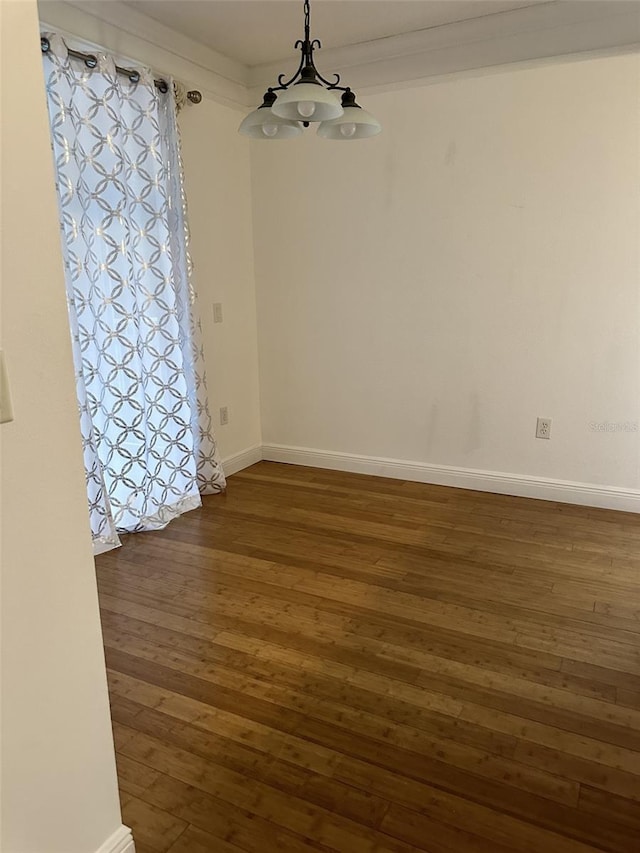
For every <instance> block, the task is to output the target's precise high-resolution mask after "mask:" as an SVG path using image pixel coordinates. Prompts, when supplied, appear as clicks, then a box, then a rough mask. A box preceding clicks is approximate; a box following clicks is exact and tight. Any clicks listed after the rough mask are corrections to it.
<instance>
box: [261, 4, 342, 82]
mask: <svg viewBox="0 0 640 853" xmlns="http://www.w3.org/2000/svg"><path fill="white" fill-rule="evenodd" d="M310 33H311V6H310V2H309V0H304V40H303V39H298V41H297V42H296V43H295V44H294V48H296V50H300V52H301V57H300V65H298V70H297V71H296V72H295V74H294V75H293V77H290V78H289V80H287V81H286V82H285V79H284V78H285V75H284V74H279V75H278V85H277V86H272V87H270V88H269V91H270V92H278V91H281V90H283V89H288V88H289V86H291V85H292V84H294V83H295V82H296V81H297V80H304V81H306V82H309V83H312V82H315V81H317V80H319V81H320V82H321V83H324V85H325V86H326V87H327V89H340V91H342V92H346V91H347V87H346V86H340V75H339V74H334V75H333V76H334V77H335V80H334V82H333V83H331V82H330V81H329V80H326V79H325V78H324V77H323V76H322V74H320V72H319V71H318V69H317V68H316V66H315V63H314V61H313V52H314V50H315V49H316V48H322V44H321V42H320V39H311V35H310Z"/></svg>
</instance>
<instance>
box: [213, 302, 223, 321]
mask: <svg viewBox="0 0 640 853" xmlns="http://www.w3.org/2000/svg"><path fill="white" fill-rule="evenodd" d="M213 322H214V323H222V302H214V303H213Z"/></svg>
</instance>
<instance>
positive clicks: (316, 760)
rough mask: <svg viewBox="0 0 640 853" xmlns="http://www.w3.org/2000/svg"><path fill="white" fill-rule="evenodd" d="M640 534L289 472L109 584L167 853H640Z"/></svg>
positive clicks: (395, 486) (129, 720)
mask: <svg viewBox="0 0 640 853" xmlns="http://www.w3.org/2000/svg"><path fill="white" fill-rule="evenodd" d="M639 550H640V519H638V517H637V516H635V515H633V514H630V513H617V512H611V511H605V510H598V509H592V508H584V507H572V506H568V505H563V504H554V503H549V502H543V501H534V500H528V499H524V498H511V497H509V496H505V495H491V494H486V493H478V492H471V491H465V490H458V489H449V488H446V487H442V486H431V485H428V484H419V483H411V482H404V481H399V480H386V479H384V478H379V477H365V476H362V475H357V474H345V473H341V472H335V471H322V470H320V469H311V468H303V467H296V466H288V465H278V464H276V463H258V464H257V465H254V466H252V467H251V468H248V469H245V470H244V471H242V472H239V473H238V474H237V475H234V476H233V477H231V478H229V483H228V489H227V493H226V495H224V496H209V497H205V498H204V499H203V506H202V507H201V508H199V509H196V510H193V511H192V512H189V513H187V514H186V515H184V516H181V517H180V518H178V519H176V520H175V521H173V522H172V523H171V524H170V525H169V526H168V527H167V528H166V529H165V530H163V531H158V532H155V533H147V534H136V535H130V536H125V537H123V547H122V548H121V549H118V550H117V551H112V552H108V553H106V554H103V555H101V556H100V557H98V558H97V560H96V570H97V579H98V589H99V598H100V607H101V618H102V622H103V636H104V644H105V655H106V660H107V665H108V683H109V693H110V699H111V708H112V719H113V725H114V740H115V743H116V750H117V766H118V775H119V784H120V792H121V802H122V808H123V819H124V821H125V823H127V824H129V825H131V826H132V827H133V830H134V838H135V840H136V844H137V849H138V850H139V851H141V853H218V851H219V853H239V852H240V851H244V853H272V851H273V853H276V851H284V853H301V851H309V852H310V853H311V852H312V851H320V853H329V851H340V853H417V851H423V853H539V851H542V850H549V851H550V853H588V852H590V853H596V851H608V853H636V851H638V853H640V843H639V842H638V838H639V837H640V610H639V609H638V603H637V601H636V599H640V558H638V557H636V554H637V553H638V552H639Z"/></svg>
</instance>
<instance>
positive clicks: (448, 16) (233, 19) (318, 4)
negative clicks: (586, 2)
mask: <svg viewBox="0 0 640 853" xmlns="http://www.w3.org/2000/svg"><path fill="white" fill-rule="evenodd" d="M556 2H557V0H312V3H311V35H312V37H315V38H319V39H320V40H321V42H322V46H323V48H325V49H326V48H338V47H344V46H346V45H352V44H359V43H362V42H369V41H373V40H376V39H381V38H385V37H388V36H397V35H402V34H405V33H412V32H417V31H421V30H427V29H431V28H434V27H441V26H444V25H446V24H452V23H456V22H459V21H466V20H471V19H477V18H482V17H485V16H487V15H495V14H498V13H500V12H507V11H510V10H515V9H522V8H524V7H527V6H534V5H542V4H544V5H547V6H549V5H555V4H556ZM125 5H126V6H128V7H130V8H132V9H135V10H136V11H138V12H141V13H143V14H145V15H147V16H149V17H150V18H153V19H154V20H155V21H158V22H159V23H161V24H164V25H165V26H167V27H169V28H170V29H172V30H173V31H174V32H178V33H182V34H183V35H186V36H188V37H190V38H192V39H194V40H195V41H197V42H200V43H201V44H204V45H206V46H207V47H210V48H213V49H214V50H216V51H217V52H218V53H221V54H223V55H224V56H227V57H230V58H231V59H235V60H237V61H239V62H241V63H242V64H243V65H246V66H250V67H252V66H256V65H263V64H265V63H269V62H274V61H277V60H280V59H282V58H283V57H287V56H290V55H291V53H292V51H293V45H294V42H295V41H296V40H297V39H299V38H301V37H302V35H303V25H304V23H303V6H302V2H301V0H172V1H171V0H128V2H126V3H125Z"/></svg>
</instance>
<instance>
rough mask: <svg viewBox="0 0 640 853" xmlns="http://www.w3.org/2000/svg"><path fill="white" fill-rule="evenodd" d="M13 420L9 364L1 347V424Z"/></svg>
mask: <svg viewBox="0 0 640 853" xmlns="http://www.w3.org/2000/svg"><path fill="white" fill-rule="evenodd" d="M12 420H13V407H12V405H11V392H10V391H9V377H8V375H7V365H6V364H5V360H4V352H3V351H2V350H1V349H0V424H8V423H9V422H10V421H12Z"/></svg>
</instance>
